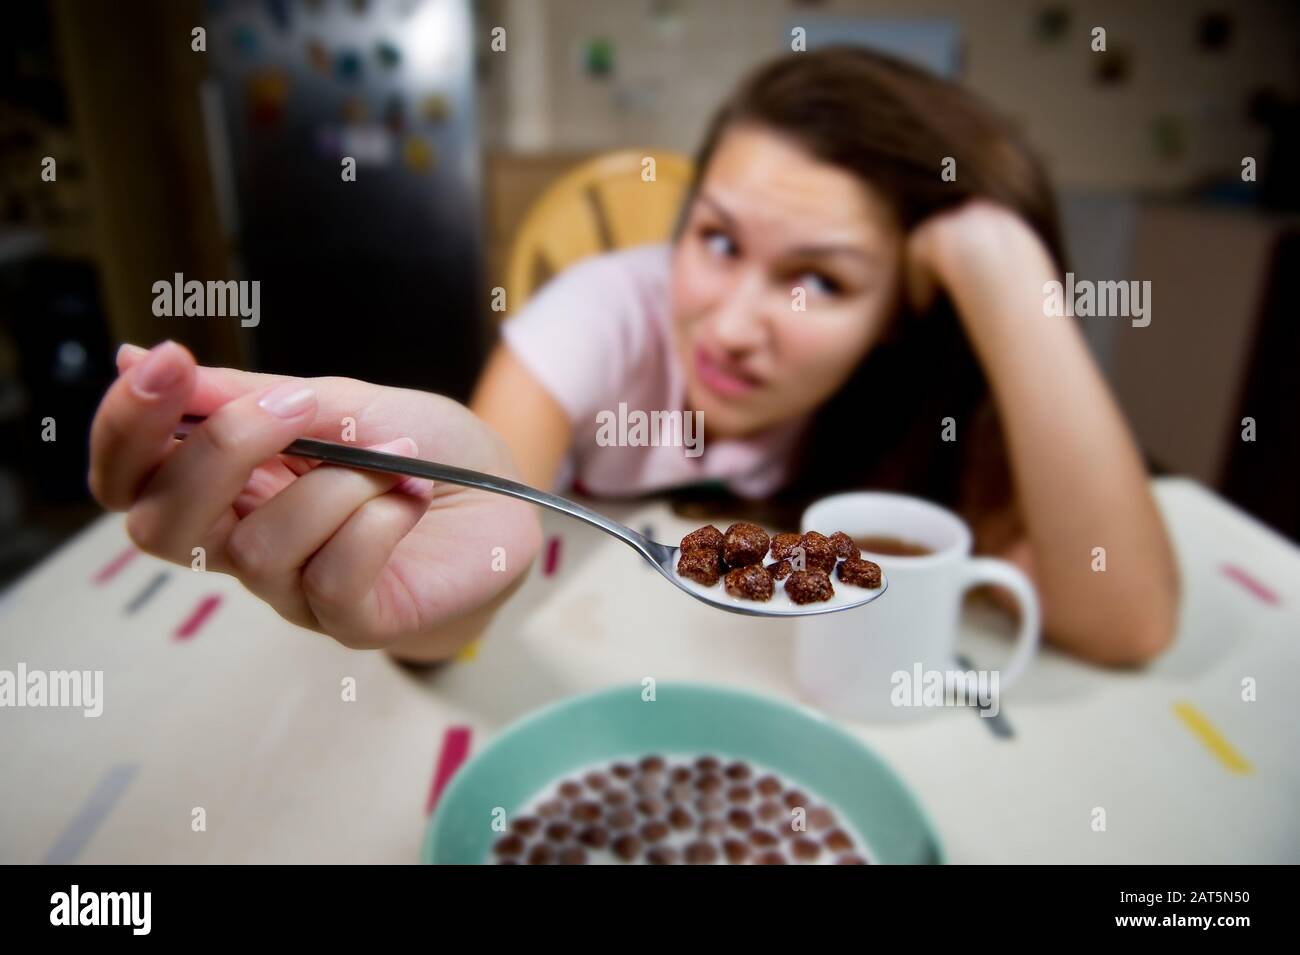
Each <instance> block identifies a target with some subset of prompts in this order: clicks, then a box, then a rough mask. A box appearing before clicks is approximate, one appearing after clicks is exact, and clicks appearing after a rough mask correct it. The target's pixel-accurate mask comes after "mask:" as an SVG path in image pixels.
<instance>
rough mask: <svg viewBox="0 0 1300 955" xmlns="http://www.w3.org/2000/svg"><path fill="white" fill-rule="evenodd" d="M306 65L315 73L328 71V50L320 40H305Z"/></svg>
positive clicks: (326, 72)
mask: <svg viewBox="0 0 1300 955" xmlns="http://www.w3.org/2000/svg"><path fill="white" fill-rule="evenodd" d="M307 65H308V66H310V67H311V68H312V69H313V70H315V71H316V72H317V73H324V74H328V73H329V71H330V52H329V50H327V49H325V44H324V43H322V42H321V41H320V40H308V41H307Z"/></svg>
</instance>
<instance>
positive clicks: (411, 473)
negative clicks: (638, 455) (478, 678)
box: [175, 415, 663, 562]
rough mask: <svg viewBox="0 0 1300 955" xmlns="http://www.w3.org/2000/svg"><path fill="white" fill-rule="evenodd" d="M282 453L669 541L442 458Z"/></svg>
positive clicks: (329, 449)
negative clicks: (487, 494) (441, 485)
mask: <svg viewBox="0 0 1300 955" xmlns="http://www.w3.org/2000/svg"><path fill="white" fill-rule="evenodd" d="M204 420H205V419H204V418H203V417H202V416H199V415H186V416H185V417H183V418H182V419H181V422H180V424H179V426H178V427H177V429H176V432H175V435H176V437H177V438H179V439H182V440H184V438H185V437H186V436H188V435H189V433H190V432H191V431H193V430H194V429H195V428H197V427H198V426H199V425H200V424H202V423H203V422H204ZM281 453H282V454H291V455H293V456H294V457H299V458H312V459H313V460H316V461H325V462H327V463H329V464H339V465H342V466H343V467H349V468H359V469H361V470H363V471H384V472H387V473H389V474H401V475H405V476H406V477H418V478H427V479H429V480H431V481H443V482H445V483H447V484H459V485H461V486H462V487H473V488H478V489H479V490H482V491H491V492H492V493H494V494H504V495H506V496H507V497H514V498H518V499H519V500H521V501H528V502H529V503H532V504H537V505H539V506H540V507H546V508H550V509H551V510H552V511H558V512H559V513H561V514H567V515H568V516H569V517H576V518H577V519H578V520H580V521H584V522H586V523H588V524H590V525H592V526H593V527H596V528H599V529H600V530H602V531H604V532H605V533H606V534H610V535H611V536H613V537H617V538H618V539H619V540H621V541H623V543H625V544H628V545H630V546H631V547H632V548H634V549H635V550H636V551H637V552H638V553H640V554H641V555H642V556H643V557H645V558H646V559H648V560H651V561H656V562H657V558H656V555H655V554H654V549H655V548H658V547H662V546H663V545H660V544H656V543H655V542H653V541H650V540H647V539H646V538H645V537H643V536H642V535H640V534H638V533H637V532H636V531H634V530H632V528H630V527H627V526H625V525H623V524H620V523H618V522H617V521H611V520H610V519H609V518H608V517H605V516H604V515H603V514H598V513H596V512H595V511H593V510H591V509H590V508H587V507H583V506H582V505H581V504H578V503H576V502H574V501H570V500H569V499H568V498H563V497H560V496H559V495H558V494H549V493H547V492H546V491H539V490H537V488H534V487H529V486H528V485H527V484H520V483H519V482H518V481H511V480H509V479H507V478H502V477H497V476H496V475H494V474H485V473H483V472H482V471H472V470H470V469H469V468H458V467H455V466H453V465H450V464H439V463H438V462H437V461H424V460H422V459H420V458H408V457H403V456H402V455H400V454H387V453H385V452H383V451H371V450H369V449H367V448H358V447H356V446H354V445H350V444H336V443H335V442H333V441H318V440H317V439H315V438H299V439H298V440H296V441H294V442H293V443H292V444H290V445H289V446H288V447H287V448H285V449H284V451H282V452H281Z"/></svg>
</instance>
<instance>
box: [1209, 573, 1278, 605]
mask: <svg viewBox="0 0 1300 955" xmlns="http://www.w3.org/2000/svg"><path fill="white" fill-rule="evenodd" d="M1219 569H1220V570H1221V571H1223V575H1224V576H1225V577H1227V578H1228V579H1229V580H1231V581H1233V582H1234V583H1236V584H1239V585H1240V586H1241V587H1243V588H1244V589H1245V590H1246V591H1247V592H1248V593H1249V594H1251V595H1252V596H1254V597H1256V598H1257V599H1259V600H1262V601H1263V602H1264V603H1266V604H1272V605H1274V606H1276V605H1277V604H1280V603H1281V602H1282V601H1281V599H1279V597H1278V595H1277V594H1275V593H1274V592H1273V591H1272V590H1270V589H1269V588H1268V587H1265V586H1264V585H1263V584H1261V583H1260V582H1259V581H1258V580H1256V579H1255V578H1254V577H1252V576H1251V575H1250V574H1248V573H1246V572H1245V571H1244V570H1242V569H1241V568H1240V567H1237V566H1236V565H1235V564H1224V565H1223V566H1222V567H1220V568H1219Z"/></svg>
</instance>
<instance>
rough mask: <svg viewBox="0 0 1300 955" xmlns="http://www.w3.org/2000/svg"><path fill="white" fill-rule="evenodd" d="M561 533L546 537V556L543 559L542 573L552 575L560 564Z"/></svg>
mask: <svg viewBox="0 0 1300 955" xmlns="http://www.w3.org/2000/svg"><path fill="white" fill-rule="evenodd" d="M560 542H561V539H560V535H559V534H552V535H551V536H550V537H548V538H547V539H546V556H545V557H544V558H543V560H542V573H543V574H544V575H545V576H547V577H550V576H552V575H553V574H554V573H555V571H556V570H557V569H558V568H559V566H560Z"/></svg>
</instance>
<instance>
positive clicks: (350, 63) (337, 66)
mask: <svg viewBox="0 0 1300 955" xmlns="http://www.w3.org/2000/svg"><path fill="white" fill-rule="evenodd" d="M334 73H335V75H336V76H338V78H339V79H341V80H344V81H346V82H348V83H354V82H356V81H357V80H358V79H360V78H361V57H360V56H358V55H357V53H356V51H355V50H344V51H343V52H341V53H340V54H339V55H338V58H337V59H336V60H335V61H334Z"/></svg>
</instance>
